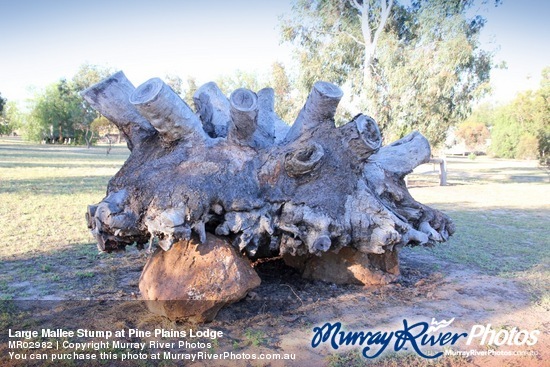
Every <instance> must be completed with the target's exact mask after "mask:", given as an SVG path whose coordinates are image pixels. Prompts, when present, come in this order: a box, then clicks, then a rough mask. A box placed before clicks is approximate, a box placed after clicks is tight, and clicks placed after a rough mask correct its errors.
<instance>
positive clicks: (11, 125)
mask: <svg viewBox="0 0 550 367" xmlns="http://www.w3.org/2000/svg"><path fill="white" fill-rule="evenodd" d="M0 98H1V97H0ZM22 121H23V120H22V115H21V112H19V108H18V107H17V104H16V103H15V102H14V101H8V102H7V103H6V104H5V106H4V110H3V111H2V113H1V114H0V135H10V134H12V133H13V132H14V131H15V130H17V129H18V128H19V127H20V126H21V124H22Z"/></svg>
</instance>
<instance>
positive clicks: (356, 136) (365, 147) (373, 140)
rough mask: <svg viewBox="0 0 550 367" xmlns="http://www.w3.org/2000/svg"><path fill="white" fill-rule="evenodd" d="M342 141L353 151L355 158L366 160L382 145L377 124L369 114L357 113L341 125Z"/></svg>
mask: <svg viewBox="0 0 550 367" xmlns="http://www.w3.org/2000/svg"><path fill="white" fill-rule="evenodd" d="M341 129H342V130H343V140H344V141H343V142H344V144H347V146H348V147H349V149H351V150H352V151H353V152H355V154H356V156H357V158H359V159H360V160H362V161H366V160H367V158H369V157H370V156H371V155H372V154H374V153H376V152H377V151H378V149H380V146H381V145H382V136H381V134H380V130H379V129H378V124H376V122H375V121H374V120H373V119H372V118H371V117H369V116H365V115H363V114H359V115H357V116H355V117H354V118H353V120H351V121H350V122H349V123H347V124H346V125H344V126H342V127H341Z"/></svg>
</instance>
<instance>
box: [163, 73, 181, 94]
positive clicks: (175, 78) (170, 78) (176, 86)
mask: <svg viewBox="0 0 550 367" xmlns="http://www.w3.org/2000/svg"><path fill="white" fill-rule="evenodd" d="M164 82H165V83H166V84H168V86H170V88H172V89H173V90H174V92H176V93H177V94H179V95H181V94H182V93H183V80H182V79H181V77H180V76H179V75H176V74H166V76H165V77H164Z"/></svg>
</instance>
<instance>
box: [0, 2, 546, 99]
mask: <svg viewBox="0 0 550 367" xmlns="http://www.w3.org/2000/svg"><path fill="white" fill-rule="evenodd" d="M289 10H290V5H289V1H287V0H280V1H275V0H272V1H261V0H224V1H220V0H210V1H185V0H179V1H177V0H155V1H151V0H150V1H141V0H134V1H122V0H95V1H87V2H83V1H77V0H72V1H71V0H0V92H1V93H2V96H4V97H7V98H8V99H10V100H22V99H24V98H27V97H30V96H32V93H31V92H30V91H29V87H30V86H35V87H36V88H43V87H44V86H45V85H47V84H50V83H53V82H55V81H57V80H58V79H60V78H62V77H66V78H70V77H72V75H73V74H74V73H75V71H76V70H77V69H78V67H79V66H80V65H81V64H83V63H84V62H89V63H92V64H100V65H107V66H111V67H114V68H117V69H122V70H124V72H125V73H126V75H127V76H128V78H129V79H130V80H131V81H132V82H133V83H134V84H135V85H136V86H137V85H139V84H140V83H142V82H144V81H145V80H147V79H149V78H151V77H155V76H160V77H163V76H164V75H166V74H167V73H174V74H178V75H180V76H181V77H184V78H185V77H186V76H188V75H192V76H196V77H197V79H198V80H199V82H207V81H209V80H213V79H216V78H217V77H218V76H219V75H222V74H230V73H232V72H234V71H235V70H236V69H242V70H245V71H256V72H258V73H266V72H267V71H268V70H269V69H270V67H271V64H272V63H273V62H274V61H277V60H279V61H283V62H285V63H288V62H289V60H290V58H289V52H288V48H287V47H286V48H285V47H283V46H280V45H279V33H278V17H279V15H280V14H282V13H284V12H288V11H289ZM484 15H485V16H486V17H487V18H488V23H487V26H486V28H485V29H484V30H483V32H484V33H483V39H484V42H488V41H489V40H493V41H494V43H493V44H489V43H485V45H486V46H485V47H486V48H489V49H494V48H496V47H497V46H498V45H500V51H499V52H498V54H497V58H496V59H497V60H505V61H506V62H507V63H508V66H509V68H508V70H498V71H495V72H493V85H494V87H495V95H494V97H493V99H495V100H500V101H505V100H508V99H511V98H512V97H513V96H514V94H515V92H516V91H517V90H520V89H525V88H536V87H537V86H538V82H539V80H540V72H541V70H542V68H543V67H544V66H547V65H550V27H549V26H548V25H547V24H548V20H547V19H548V18H549V17H550V1H544V0H525V1H521V0H504V4H503V5H502V6H500V7H498V8H491V9H490V10H489V12H488V13H486V14H484ZM528 77H530V79H527V78H528Z"/></svg>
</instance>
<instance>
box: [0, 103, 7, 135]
mask: <svg viewBox="0 0 550 367" xmlns="http://www.w3.org/2000/svg"><path fill="white" fill-rule="evenodd" d="M6 102H7V99H5V98H3V97H2V93H0V135H3V134H8V133H7V132H6V131H7V123H6V121H5V117H4V106H5V105H6Z"/></svg>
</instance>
